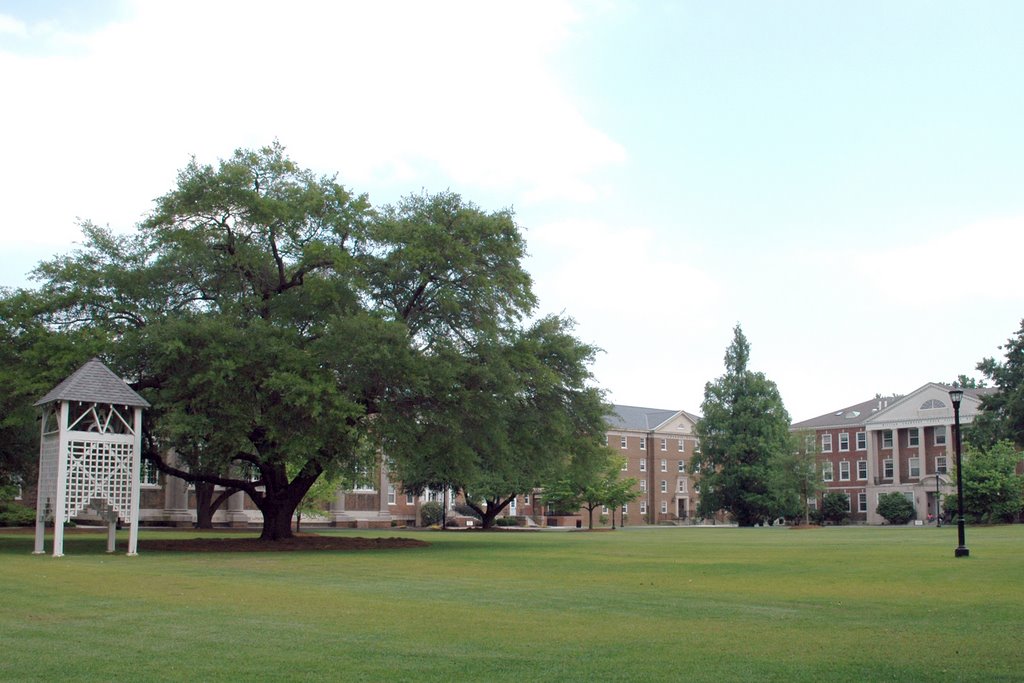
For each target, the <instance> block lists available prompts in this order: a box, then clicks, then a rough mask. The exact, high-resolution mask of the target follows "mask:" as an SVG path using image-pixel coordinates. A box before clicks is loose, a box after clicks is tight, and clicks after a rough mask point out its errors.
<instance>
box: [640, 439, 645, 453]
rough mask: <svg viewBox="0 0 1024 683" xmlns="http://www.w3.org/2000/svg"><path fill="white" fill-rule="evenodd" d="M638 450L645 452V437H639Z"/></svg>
mask: <svg viewBox="0 0 1024 683" xmlns="http://www.w3.org/2000/svg"><path fill="white" fill-rule="evenodd" d="M640 450H642V451H646V450H647V437H646V436H641V437H640Z"/></svg>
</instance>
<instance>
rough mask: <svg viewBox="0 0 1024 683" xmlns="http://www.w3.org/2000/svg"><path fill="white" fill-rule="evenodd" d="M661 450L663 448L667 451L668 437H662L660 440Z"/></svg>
mask: <svg viewBox="0 0 1024 683" xmlns="http://www.w3.org/2000/svg"><path fill="white" fill-rule="evenodd" d="M661 450H663V451H667V450H668V439H662V440H661Z"/></svg>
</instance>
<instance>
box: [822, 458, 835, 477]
mask: <svg viewBox="0 0 1024 683" xmlns="http://www.w3.org/2000/svg"><path fill="white" fill-rule="evenodd" d="M821 480H822V481H832V461H831V460H826V461H825V462H823V463H821Z"/></svg>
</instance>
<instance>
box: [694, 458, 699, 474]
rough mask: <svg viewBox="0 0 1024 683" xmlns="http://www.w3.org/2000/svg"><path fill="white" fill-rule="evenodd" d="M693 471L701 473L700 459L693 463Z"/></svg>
mask: <svg viewBox="0 0 1024 683" xmlns="http://www.w3.org/2000/svg"><path fill="white" fill-rule="evenodd" d="M693 473H694V474H700V460H698V461H696V462H694V463H693Z"/></svg>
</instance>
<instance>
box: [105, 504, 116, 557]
mask: <svg viewBox="0 0 1024 683" xmlns="http://www.w3.org/2000/svg"><path fill="white" fill-rule="evenodd" d="M113 514H114V513H111V515H113ZM116 546H117V517H114V516H112V517H111V518H110V519H109V520H107V552H108V553H112V552H114V549H115V548H116Z"/></svg>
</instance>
